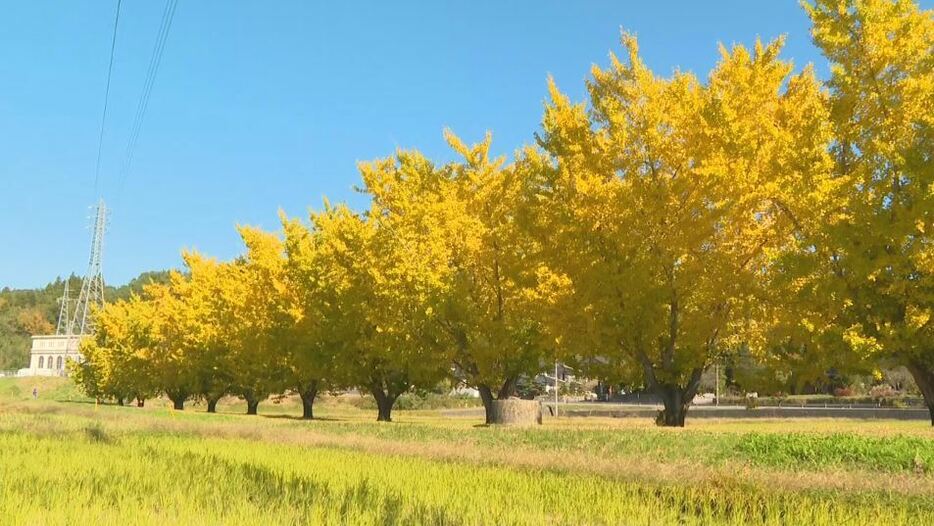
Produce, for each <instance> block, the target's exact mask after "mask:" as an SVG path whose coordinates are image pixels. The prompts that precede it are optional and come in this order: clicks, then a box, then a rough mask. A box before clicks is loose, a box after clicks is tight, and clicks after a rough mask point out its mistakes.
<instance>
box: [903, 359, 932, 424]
mask: <svg viewBox="0 0 934 526" xmlns="http://www.w3.org/2000/svg"><path fill="white" fill-rule="evenodd" d="M906 365H907V367H908V371H909V372H910V373H911V376H912V377H913V378H914V379H915V383H916V384H918V389H920V390H921V396H923V397H924V404H925V405H927V407H928V414H929V415H930V417H931V426H934V371H932V370H931V369H930V368H928V367H925V365H924V364H923V363H921V362H918V361H916V360H910V361H909V362H908V363H907V364H906Z"/></svg>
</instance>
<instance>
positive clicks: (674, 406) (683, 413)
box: [651, 367, 704, 427]
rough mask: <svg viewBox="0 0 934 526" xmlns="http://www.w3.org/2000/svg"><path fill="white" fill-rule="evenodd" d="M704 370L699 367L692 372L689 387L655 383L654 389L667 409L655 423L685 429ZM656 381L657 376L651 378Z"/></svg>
mask: <svg viewBox="0 0 934 526" xmlns="http://www.w3.org/2000/svg"><path fill="white" fill-rule="evenodd" d="M703 372H704V369H703V368H702V367H698V368H696V369H694V370H692V371H691V376H690V377H689V378H688V381H687V385H685V386H684V387H681V386H680V385H677V384H670V383H665V384H661V383H655V384H654V388H653V389H652V390H653V391H654V392H655V394H656V395H658V396H659V397H660V398H661V399H662V404H664V406H665V409H663V410H662V412H661V413H659V414H658V418H656V420H655V423H656V424H657V425H660V426H665V427H684V419H685V417H687V414H688V408H689V407H691V402H693V401H694V395H695V394H697V386H698V385H700V378H701V375H702V374H703ZM651 378H652V379H653V381H654V379H655V376H654V373H653V376H652V377H651Z"/></svg>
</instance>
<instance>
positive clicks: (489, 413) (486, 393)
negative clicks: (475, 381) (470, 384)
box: [477, 384, 493, 424]
mask: <svg viewBox="0 0 934 526" xmlns="http://www.w3.org/2000/svg"><path fill="white" fill-rule="evenodd" d="M477 391H480V400H482V401H483V411H484V412H485V413H486V423H487V424H492V423H493V390H492V389H490V386H488V385H484V384H479V385H477Z"/></svg>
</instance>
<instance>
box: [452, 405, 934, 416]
mask: <svg viewBox="0 0 934 526" xmlns="http://www.w3.org/2000/svg"><path fill="white" fill-rule="evenodd" d="M542 405H543V406H544V407H543V411H544V412H545V415H546V416H547V415H549V414H551V412H550V408H551V406H552V405H554V404H550V403H543V404H542ZM558 409H559V412H560V414H561V416H572V417H588V416H596V417H613V418H651V417H654V416H655V414H656V413H657V412H658V410H659V409H661V406H652V405H627V404H602V403H601V404H570V405H568V406H564V405H563V404H559V406H558ZM441 414H442V415H443V416H449V417H471V418H473V417H482V416H483V409H479V408H477V409H449V410H443V411H441ZM688 417H689V418H866V419H893V420H929V419H930V415H929V414H928V411H927V409H921V408H907V409H896V408H891V407H829V406H828V407H759V408H756V409H746V408H745V407H743V406H693V407H691V410H690V413H689V414H688Z"/></svg>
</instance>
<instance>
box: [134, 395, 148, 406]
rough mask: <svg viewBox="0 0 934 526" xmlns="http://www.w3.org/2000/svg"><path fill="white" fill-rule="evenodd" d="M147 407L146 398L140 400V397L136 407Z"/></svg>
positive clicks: (137, 399)
mask: <svg viewBox="0 0 934 526" xmlns="http://www.w3.org/2000/svg"><path fill="white" fill-rule="evenodd" d="M145 405H146V399H145V398H139V397H137V398H136V407H144V406H145Z"/></svg>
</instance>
